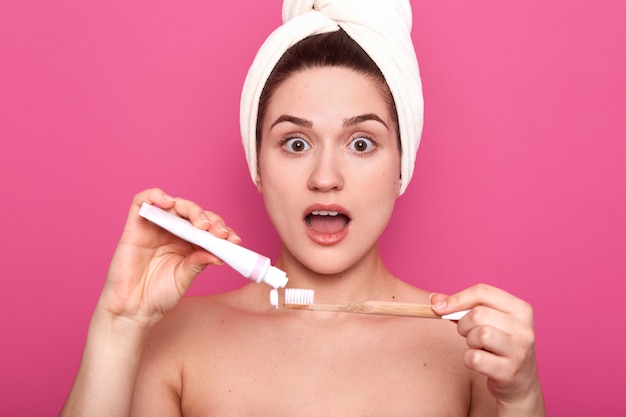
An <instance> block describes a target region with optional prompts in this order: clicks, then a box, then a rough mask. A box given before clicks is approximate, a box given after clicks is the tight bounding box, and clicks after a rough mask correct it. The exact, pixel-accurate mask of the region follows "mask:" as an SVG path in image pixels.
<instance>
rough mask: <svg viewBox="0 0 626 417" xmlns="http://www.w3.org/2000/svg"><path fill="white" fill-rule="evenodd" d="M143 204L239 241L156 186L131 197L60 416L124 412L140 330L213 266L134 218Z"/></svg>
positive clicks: (213, 218) (211, 217)
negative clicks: (126, 216)
mask: <svg viewBox="0 0 626 417" xmlns="http://www.w3.org/2000/svg"><path fill="white" fill-rule="evenodd" d="M143 202H148V203H151V204H158V205H160V206H161V207H162V208H164V209H168V210H170V211H172V212H174V213H176V214H178V215H180V216H181V217H184V218H187V219H189V220H190V221H191V222H192V223H193V224H194V225H196V226H197V227H201V228H203V229H204V230H210V231H211V233H213V234H214V235H216V236H218V237H221V238H227V239H229V240H231V241H233V242H235V243H239V242H240V239H239V237H238V236H237V235H236V234H235V233H234V232H233V231H232V230H230V229H229V228H227V227H226V226H224V223H223V220H222V219H221V218H220V217H219V216H217V215H215V214H214V213H210V212H207V211H204V210H202V209H201V208H200V207H199V206H197V205H196V204H194V203H192V202H190V201H186V200H182V199H173V198H171V197H169V196H167V195H166V194H165V193H163V192H162V191H161V190H158V189H152V190H147V191H145V192H143V193H140V194H138V195H137V196H136V197H135V198H134V200H133V204H132V206H131V209H130V213H129V215H128V219H127V221H126V225H125V226H124V231H123V233H122V237H121V238H120V242H119V244H118V247H117V249H116V251H115V254H114V256H113V260H112V261H111V266H110V268H109V272H108V275H107V280H106V283H105V286H104V289H103V291H102V294H101V295H100V299H99V300H98V304H97V306H96V309H95V312H94V314H93V316H92V319H91V322H90V324H89V331H88V335H87V343H86V346H85V351H84V354H83V358H82V361H81V365H80V368H79V370H78V374H77V376H76V379H75V381H74V385H73V386H72V389H71V391H70V394H69V397H68V399H67V401H66V403H65V406H64V407H63V410H62V411H61V416H63V417H69V416H90V417H98V416H108V417H111V416H113V417H115V416H127V415H129V414H130V407H131V403H132V396H133V390H134V386H135V380H136V378H137V372H138V367H139V362H140V359H141V352H142V349H143V347H144V344H145V340H146V337H147V335H148V333H149V332H150V330H151V329H152V328H153V327H154V325H155V324H156V323H157V322H158V321H159V320H160V319H161V318H162V317H163V316H164V315H165V314H166V313H167V312H168V311H169V310H170V309H172V308H173V307H174V306H175V305H176V304H177V303H178V301H179V300H180V298H181V297H182V296H183V295H184V293H185V292H186V291H187V289H188V288H189V287H190V286H191V283H192V282H193V280H194V279H195V277H196V276H197V275H198V274H199V273H200V272H201V271H202V270H203V269H204V268H205V267H206V266H207V265H209V264H221V261H220V260H219V259H218V258H216V257H215V256H213V255H212V254H210V253H208V252H206V251H204V250H201V249H199V248H196V247H194V246H193V245H191V244H189V243H187V242H184V241H182V240H180V239H178V238H176V237H174V236H173V235H171V234H169V233H168V232H166V231H164V230H162V229H161V228H159V227H158V226H155V225H153V224H151V223H150V222H148V221H147V220H145V219H143V218H141V217H139V215H138V211H139V207H140V206H141V204H142V203H143Z"/></svg>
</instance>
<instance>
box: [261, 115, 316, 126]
mask: <svg viewBox="0 0 626 417" xmlns="http://www.w3.org/2000/svg"><path fill="white" fill-rule="evenodd" d="M283 122H288V123H293V124H294V125H298V126H302V127H309V128H310V127H312V126H313V122H312V121H310V120H307V119H303V118H301V117H296V116H290V115H288V114H283V115H282V116H280V117H279V118H278V119H276V121H275V122H274V123H272V126H270V130H271V129H272V128H273V127H274V126H276V125H277V124H279V123H283Z"/></svg>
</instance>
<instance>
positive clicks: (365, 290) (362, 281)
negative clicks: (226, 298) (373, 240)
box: [276, 245, 399, 303]
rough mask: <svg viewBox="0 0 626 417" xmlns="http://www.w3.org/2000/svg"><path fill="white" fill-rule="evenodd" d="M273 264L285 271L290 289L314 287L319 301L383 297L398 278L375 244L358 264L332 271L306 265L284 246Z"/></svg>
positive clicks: (389, 291) (360, 299)
mask: <svg viewBox="0 0 626 417" xmlns="http://www.w3.org/2000/svg"><path fill="white" fill-rule="evenodd" d="M276 266H278V267H279V268H280V269H282V270H284V271H285V272H286V273H287V277H288V278H289V283H288V285H287V286H288V287H289V288H309V289H313V290H315V300H316V301H317V302H322V303H342V302H354V301H363V300H374V299H383V298H385V299H386V298H388V296H389V294H391V292H392V288H393V287H394V285H395V284H396V283H397V282H398V281H399V280H398V279H397V278H395V277H394V276H393V275H392V274H391V273H390V272H389V271H388V270H387V268H386V267H385V265H384V264H383V261H382V258H381V257H380V252H379V250H378V245H374V247H372V248H371V249H370V250H369V251H368V252H367V253H366V254H365V256H363V257H362V258H361V259H360V260H359V261H358V262H357V263H355V264H353V265H351V266H350V267H348V268H347V269H344V270H341V271H336V272H334V273H331V274H327V273H325V274H322V273H319V272H316V271H315V270H314V269H313V268H309V267H307V266H306V265H304V264H303V263H301V262H300V261H298V260H297V259H296V258H295V257H294V256H293V255H292V254H291V253H290V252H289V251H288V250H287V249H286V248H284V247H283V248H282V249H281V255H280V257H279V258H278V260H277V262H276Z"/></svg>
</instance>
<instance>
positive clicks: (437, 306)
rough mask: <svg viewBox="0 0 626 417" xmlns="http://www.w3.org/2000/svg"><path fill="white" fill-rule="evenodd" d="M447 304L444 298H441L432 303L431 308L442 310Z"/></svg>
mask: <svg viewBox="0 0 626 417" xmlns="http://www.w3.org/2000/svg"><path fill="white" fill-rule="evenodd" d="M447 305H448V303H446V300H441V301H437V302H436V303H435V304H434V305H433V308H434V309H435V310H443V309H444V308H446V306H447Z"/></svg>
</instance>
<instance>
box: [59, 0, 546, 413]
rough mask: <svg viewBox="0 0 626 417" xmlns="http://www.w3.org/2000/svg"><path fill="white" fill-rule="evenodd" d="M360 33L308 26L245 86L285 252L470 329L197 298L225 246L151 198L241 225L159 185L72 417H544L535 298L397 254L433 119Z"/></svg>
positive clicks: (294, 268) (312, 270)
mask: <svg viewBox="0 0 626 417" xmlns="http://www.w3.org/2000/svg"><path fill="white" fill-rule="evenodd" d="M291 3H298V2H287V3H286V6H285V7H286V9H287V10H288V9H289V7H290V4H291ZM326 3H328V4H331V5H332V4H333V3H334V2H332V1H330V2H326ZM347 3H350V2H347ZM373 3H374V4H373V7H374V6H376V7H379V8H382V9H381V13H382V12H386V11H388V9H389V8H392V7H391V6H388V4H391V3H386V2H382V3H379V2H376V1H373ZM392 3H393V2H392ZM401 3H402V4H403V6H402V7H400V8H401V9H402V8H403V7H404V6H405V5H404V3H403V2H401ZM341 4H342V5H343V4H344V3H341ZM359 4H362V2H361V3H359ZM394 4H395V3H394ZM407 4H408V3H407ZM355 7H357V6H356V3H353V10H355V11H356V10H357V9H356V8H355ZM392 11H393V10H392ZM376 15H377V16H380V13H377V14H376ZM348 30H349V29H346V31H344V30H343V28H342V29H340V30H334V31H322V32H324V33H321V34H315V35H312V36H305V37H304V38H303V40H302V41H299V42H296V43H295V45H294V46H293V47H291V48H289V50H288V52H287V53H286V54H284V55H283V54H282V53H281V54H280V56H281V59H280V60H279V61H278V63H277V64H276V65H271V68H270V69H271V74H267V75H264V76H262V77H260V78H261V79H262V81H261V82H260V83H259V82H258V81H254V77H252V79H253V81H250V80H251V78H250V77H249V79H248V81H247V83H246V86H245V87H244V91H250V90H249V89H250V84H253V85H259V84H260V86H261V88H260V89H258V91H257V92H256V93H254V94H248V95H246V93H245V92H244V99H243V102H244V103H246V100H247V99H246V97H252V98H251V99H249V101H251V102H252V103H253V107H254V110H253V111H251V112H250V114H249V115H248V114H246V113H247V108H244V111H242V113H243V114H244V118H243V119H244V122H243V125H244V129H243V130H244V143H246V144H247V145H248V146H247V148H246V149H247V155H248V158H249V163H250V167H251V174H252V175H253V178H254V180H255V182H256V184H257V187H258V190H259V192H261V193H262V195H263V198H264V201H265V205H266V208H267V211H268V214H269V216H270V219H271V220H272V223H273V225H274V227H275V228H276V230H277V231H278V234H279V236H280V240H281V250H280V256H279V258H278V260H277V262H276V266H277V267H279V268H280V269H282V270H284V271H286V272H287V276H288V277H289V286H291V287H298V288H312V289H314V290H315V293H316V300H318V301H321V302H351V301H359V300H364V299H370V300H395V301H401V302H402V301H406V302H417V303H429V302H431V301H432V302H433V303H434V304H433V308H434V309H435V311H436V312H437V313H439V314H446V313H450V312H453V311H458V310H461V309H466V308H470V309H471V312H470V313H469V314H468V315H466V316H465V317H464V318H463V319H461V320H460V321H459V323H458V325H457V326H455V325H453V324H451V323H449V322H445V321H443V320H424V319H411V318H398V317H382V316H376V317H373V316H365V315H351V314H345V313H322V312H307V311H294V310H285V309H279V310H276V309H273V308H272V307H271V306H269V304H268V302H267V292H268V290H267V287H265V286H262V285H256V284H250V285H247V286H245V287H243V288H241V289H238V290H236V291H233V292H231V293H227V294H220V295H215V296H210V297H202V298H194V299H182V300H181V298H182V296H183V294H184V293H185V291H186V290H187V289H188V288H189V286H190V285H191V283H192V281H193V279H194V278H195V277H196V276H197V274H198V273H199V272H200V271H202V270H203V269H204V267H206V266H207V265H209V264H219V263H220V261H219V259H217V258H216V257H214V256H213V255H211V254H209V253H207V252H205V251H202V250H199V249H198V248H195V247H192V246H191V245H189V244H187V243H185V242H183V241H180V240H178V239H176V238H175V237H173V236H171V235H170V234H168V233H167V232H165V231H163V230H161V229H159V228H158V227H156V226H153V225H151V224H150V223H148V222H147V221H145V220H143V219H141V218H140V217H139V216H138V215H137V211H138V209H139V206H140V205H141V203H143V202H148V203H152V204H158V205H160V206H161V207H163V208H165V209H168V210H170V211H171V212H173V213H176V214H178V215H179V216H181V217H185V218H188V219H189V220H190V221H191V222H192V223H193V224H194V225H196V226H197V227H200V228H203V229H205V230H209V231H210V232H211V233H213V234H214V235H216V236H218V237H221V238H224V239H228V240H230V241H232V242H239V241H240V239H239V237H238V236H237V234H236V233H235V232H234V231H233V230H232V229H230V228H228V227H227V226H226V225H225V224H224V222H223V219H222V218H221V217H220V216H219V215H217V214H215V213H212V212H210V211H206V210H203V209H202V208H201V207H199V206H198V205H196V204H195V203H193V202H190V201H187V200H184V199H181V198H172V197H169V196H168V195H166V194H165V193H164V192H163V191H161V190H158V189H152V190H147V191H145V192H142V193H140V194H138V195H137V196H136V197H135V199H134V201H133V205H132V207H131V210H130V213H129V216H128V220H127V223H126V226H125V228H124V231H123V234H122V237H121V239H120V243H119V246H118V248H117V250H116V253H115V255H114V258H113V260H112V263H111V267H110V271H109V275H108V277H107V282H106V285H105V288H104V290H103V292H102V295H101V298H100V300H99V302H98V306H97V308H96V311H95V313H94V316H93V318H92V321H91V324H90V328H89V336H88V341H87V346H86V348H85V355H84V358H83V362H82V364H81V368H80V370H79V374H78V376H77V378H76V382H75V385H74V387H73V390H72V392H71V394H70V397H69V399H68V401H67V403H66V406H65V409H64V412H63V415H90V416H94V415H107V416H117V415H128V414H129V413H130V412H131V410H132V415H150V416H154V415H160V416H163V415H172V416H180V415H185V416H194V415H225V414H227V415H231V416H235V415H250V414H255V415H272V416H282V415H285V416H286V415H295V414H296V413H297V414H298V415H385V416H396V415H397V416H407V415H411V416H413V415H414V416H419V415H472V416H489V415H498V416H540V415H545V412H544V409H543V399H542V395H541V389H540V383H539V380H538V377H537V372H536V365H535V359H534V341H533V338H534V336H533V330H532V327H533V319H532V309H531V308H530V306H528V304H527V303H525V302H524V301H522V300H519V299H517V298H515V297H514V296H512V295H510V294H507V293H505V292H503V291H501V290H498V289H496V288H493V287H489V286H486V285H478V286H475V287H472V288H469V289H467V290H465V291H462V292H460V293H458V294H455V295H452V296H449V297H447V296H445V295H442V294H431V295H429V293H428V292H426V291H424V290H421V289H417V288H414V287H412V286H410V285H408V284H406V283H404V282H403V281H401V280H400V279H398V278H396V277H394V276H393V275H392V274H391V273H390V272H389V271H388V270H387V269H386V267H385V266H384V264H383V261H382V259H381V257H380V253H379V250H378V244H377V242H378V238H379V236H380V234H381V233H382V231H383V230H384V228H385V226H386V225H387V222H388V220H389V218H390V216H391V213H392V210H393V206H394V204H395V200H396V198H397V197H398V196H399V195H400V194H401V193H402V192H403V191H404V189H405V187H406V185H407V183H408V181H409V179H410V175H411V172H412V170H411V167H410V162H411V158H412V156H411V155H412V154H413V149H414V148H416V143H415V142H416V139H415V137H411V136H410V133H408V132H411V129H410V128H407V124H411V123H413V124H418V125H419V124H420V123H421V121H419V120H417V121H415V120H412V119H411V118H408V117H407V108H408V109H409V113H408V114H411V113H410V112H411V111H414V110H415V109H414V108H413V107H412V106H406V101H404V100H401V96H400V94H401V93H397V91H398V90H397V87H396V84H394V83H393V81H390V76H389V73H390V72H389V71H392V70H388V71H387V72H385V74H383V72H384V71H382V70H381V69H382V67H383V65H384V64H380V63H375V62H374V61H373V60H372V59H371V58H370V56H371V55H369V54H368V53H366V52H365V51H364V50H363V48H362V47H361V46H359V44H358V43H357V42H355V41H354V40H353V37H352V36H348V34H346V32H347V31H348ZM354 37H356V38H358V36H357V35H355V36H354ZM403 53H404V52H403ZM385 68H386V67H385ZM251 72H252V73H254V65H253V69H252V70H251ZM246 89H247V90H246ZM257 97H258V99H257ZM257 106H258V111H255V110H256V107H257ZM246 116H250V118H251V119H252V120H253V122H252V123H248V124H246V122H245V119H246ZM407 120H408V121H407ZM246 126H247V127H248V129H247V131H253V132H254V133H253V134H252V135H246V133H245V132H246V128H245V127H246ZM413 127H415V126H413ZM247 136H248V139H249V137H250V136H252V137H254V140H253V141H250V140H248V142H246V137H247ZM407 164H408V165H409V166H407ZM459 333H460V335H461V336H463V337H461V336H459Z"/></svg>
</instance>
